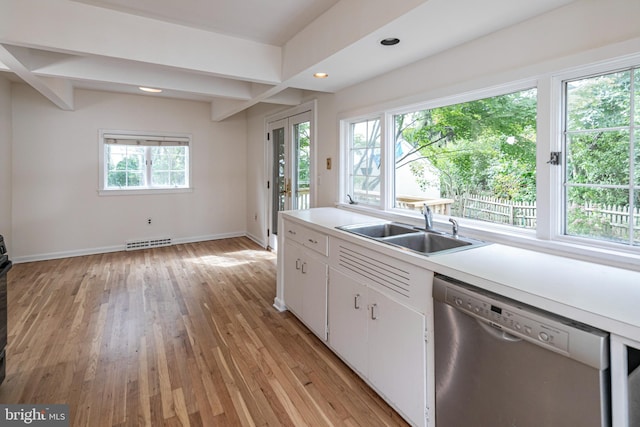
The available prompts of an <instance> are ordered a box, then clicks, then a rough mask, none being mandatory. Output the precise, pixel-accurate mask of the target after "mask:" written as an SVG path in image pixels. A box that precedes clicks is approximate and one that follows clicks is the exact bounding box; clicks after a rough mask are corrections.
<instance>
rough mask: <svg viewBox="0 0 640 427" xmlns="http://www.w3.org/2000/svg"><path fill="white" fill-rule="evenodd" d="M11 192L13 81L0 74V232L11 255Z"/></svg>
mask: <svg viewBox="0 0 640 427" xmlns="http://www.w3.org/2000/svg"><path fill="white" fill-rule="evenodd" d="M11 194H12V191H11V82H9V80H7V79H5V78H4V77H2V76H1V75H0V234H1V235H2V236H4V238H5V241H6V243H7V246H8V248H7V249H8V250H9V254H10V255H11V249H12V241H13V239H12V234H11Z"/></svg>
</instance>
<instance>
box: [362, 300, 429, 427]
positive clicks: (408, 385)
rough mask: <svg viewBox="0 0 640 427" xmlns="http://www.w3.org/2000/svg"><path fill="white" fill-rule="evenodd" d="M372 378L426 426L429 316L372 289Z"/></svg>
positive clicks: (408, 415)
mask: <svg viewBox="0 0 640 427" xmlns="http://www.w3.org/2000/svg"><path fill="white" fill-rule="evenodd" d="M368 317H369V325H368V326H369V380H370V381H371V383H372V384H373V385H374V386H375V387H376V388H377V389H378V390H380V391H381V392H382V393H384V394H385V396H386V397H387V399H389V400H390V401H391V402H392V403H393V404H394V405H395V406H396V407H397V408H398V409H399V410H400V411H401V412H402V413H404V415H405V416H406V417H408V418H409V419H410V420H411V421H412V422H413V423H415V424H416V425H419V426H423V425H425V410H426V388H425V384H426V377H425V365H426V346H425V340H424V334H425V318H424V316H423V315H422V314H420V313H418V312H417V311H414V310H412V309H411V308H409V307H406V306H404V305H402V304H400V303H398V302H396V301H393V300H391V299H390V298H389V297H387V296H385V295H383V294H381V293H380V292H377V291H375V290H373V289H369V316H368Z"/></svg>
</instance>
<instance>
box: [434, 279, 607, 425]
mask: <svg viewBox="0 0 640 427" xmlns="http://www.w3.org/2000/svg"><path fill="white" fill-rule="evenodd" d="M433 297H434V316H435V320H434V321H435V325H434V326H435V329H434V336H435V341H434V345H435V359H436V360H435V372H436V374H435V382H436V384H435V400H436V411H435V425H436V427H591V426H593V427H596V426H597V427H605V426H610V424H611V421H610V411H609V406H610V405H609V389H610V386H609V384H610V379H609V369H608V368H609V345H608V342H609V335H608V334H607V333H606V332H603V331H601V330H598V329H595V328H592V327H590V326H587V325H583V324H580V323H577V322H574V321H571V320H569V319H566V318H562V317H559V316H556V315H553V314H551V313H548V312H545V311H542V310H539V309H536V308H533V307H530V306H527V305H524V304H521V303H518V302H516V301H513V300H510V299H507V298H505V297H501V296H499V295H496V294H493V293H490V292H487V291H484V290H481V289H479V288H475V287H473V286H471V285H468V284H465V283H462V282H459V281H456V280H454V279H451V278H448V277H445V276H441V275H436V277H435V278H434V284H433Z"/></svg>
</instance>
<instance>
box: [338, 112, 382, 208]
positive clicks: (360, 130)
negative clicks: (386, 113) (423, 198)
mask: <svg viewBox="0 0 640 427" xmlns="http://www.w3.org/2000/svg"><path fill="white" fill-rule="evenodd" d="M381 122H382V120H381V119H380V118H370V119H365V120H359V121H356V122H353V123H350V124H349V142H350V143H349V180H348V182H349V189H348V191H347V194H349V197H351V200H352V201H354V202H356V203H362V204H364V205H369V206H374V207H381V202H382V194H381V188H382V185H381V184H382V182H381V178H383V177H384V174H381V170H380V166H381V161H382V152H381V148H382V147H381V145H380V144H381V141H382V138H381V136H382V135H381V132H380V125H381Z"/></svg>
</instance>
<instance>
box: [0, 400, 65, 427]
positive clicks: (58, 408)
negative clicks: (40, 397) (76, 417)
mask: <svg viewBox="0 0 640 427" xmlns="http://www.w3.org/2000/svg"><path fill="white" fill-rule="evenodd" d="M0 426H2V427H5V426H7V427H12V426H38V427H69V405H1V404H0Z"/></svg>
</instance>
